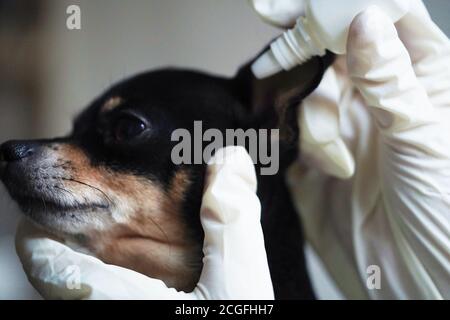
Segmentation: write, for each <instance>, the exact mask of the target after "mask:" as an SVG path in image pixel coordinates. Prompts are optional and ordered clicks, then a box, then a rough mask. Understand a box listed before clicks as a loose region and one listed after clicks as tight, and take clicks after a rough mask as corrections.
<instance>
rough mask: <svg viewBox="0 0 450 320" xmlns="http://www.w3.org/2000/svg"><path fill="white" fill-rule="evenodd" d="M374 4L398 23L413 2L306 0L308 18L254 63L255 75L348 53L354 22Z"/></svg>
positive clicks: (268, 74)
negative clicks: (316, 57) (326, 55)
mask: <svg viewBox="0 0 450 320" xmlns="http://www.w3.org/2000/svg"><path fill="white" fill-rule="evenodd" d="M372 5H376V6H377V7H379V8H380V9H381V10H383V11H384V12H385V13H386V14H387V15H388V16H389V17H390V18H391V19H392V21H393V22H397V21H398V20H400V19H401V18H402V17H403V16H404V15H405V14H406V13H407V12H408V11H409V8H410V0H339V1H335V0H331V1H330V0H306V11H305V16H303V17H300V18H299V19H298V20H297V24H296V26H295V27H294V28H293V29H291V30H288V31H286V32H285V33H284V34H283V35H282V36H280V37H279V38H278V39H277V40H275V41H274V42H273V43H272V44H271V48H270V50H268V51H267V52H266V53H264V54H263V55H262V56H261V57H260V58H259V59H258V60H257V61H256V62H255V63H254V64H253V66H252V70H253V73H254V74H255V76H256V77H257V78H265V77H268V76H271V75H273V74H276V73H278V72H280V71H282V70H286V71H287V70H291V69H292V68H294V67H295V66H297V65H300V64H303V63H304V62H306V61H308V60H309V59H310V58H312V57H313V56H322V55H324V54H325V52H326V50H330V51H332V52H334V53H336V54H345V52H346V47H347V37H348V31H349V28H350V24H351V22H352V21H353V19H354V18H355V17H356V16H357V15H358V14H359V13H361V12H363V11H364V10H365V9H367V8H369V7H370V6H372Z"/></svg>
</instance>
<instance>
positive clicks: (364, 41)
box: [348, 5, 397, 53]
mask: <svg viewBox="0 0 450 320" xmlns="http://www.w3.org/2000/svg"><path fill="white" fill-rule="evenodd" d="M396 34H397V31H396V29H395V26H394V24H393V22H392V21H391V19H390V18H389V17H388V16H387V15H386V14H385V13H384V12H383V11H382V10H381V9H380V8H379V7H378V6H376V5H372V6H370V7H368V8H367V9H366V10H364V11H363V12H361V13H360V14H358V15H357V16H356V17H355V19H354V20H353V22H352V23H351V25H350V30H349V41H348V51H349V53H350V52H351V51H352V50H355V49H363V48H365V47H366V46H367V45H370V44H373V43H379V42H380V41H381V42H382V41H384V39H385V38H392V37H393V36H395V35H396Z"/></svg>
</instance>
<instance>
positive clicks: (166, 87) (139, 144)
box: [0, 65, 321, 291]
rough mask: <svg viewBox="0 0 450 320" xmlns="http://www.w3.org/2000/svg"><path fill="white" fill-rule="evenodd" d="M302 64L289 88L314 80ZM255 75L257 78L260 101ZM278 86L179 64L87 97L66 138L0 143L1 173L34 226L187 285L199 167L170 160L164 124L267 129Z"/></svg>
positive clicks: (192, 264)
mask: <svg viewBox="0 0 450 320" xmlns="http://www.w3.org/2000/svg"><path fill="white" fill-rule="evenodd" d="M310 68H317V66H314V65H312V67H310ZM302 70H306V72H304V74H308V75H309V77H308V78H309V79H310V80H309V82H305V81H303V84H304V86H301V85H299V84H300V83H297V84H292V85H291V87H290V89H292V88H293V87H294V88H297V89H296V90H294V91H295V94H291V96H295V97H299V94H300V93H301V94H305V91H306V90H305V87H308V86H311V87H313V86H314V85H315V84H316V83H315V82H314V81H316V80H315V79H316V77H317V76H314V77H311V76H310V75H311V74H312V72H315V73H314V75H315V74H316V73H317V70H316V69H313V70H314V71H311V70H310V71H308V69H305V67H303V69H302ZM297 72H298V71H297ZM320 76H321V75H320ZM289 78H290V77H289ZM270 81H275V82H276V83H281V82H283V81H281V79H277V78H275V79H272V80H270ZM297 81H299V80H298V76H297ZM300 82H301V81H300ZM255 83H258V86H259V87H263V88H264V86H265V88H264V89H263V90H261V91H260V92H262V93H263V94H264V98H263V99H261V98H260V97H259V98H258V94H257V90H256V89H255V85H254V84H255ZM313 84H314V85H313ZM271 88H280V85H279V84H278V85H276V86H273V87H271ZM291 91H292V90H291ZM280 92H282V93H286V92H290V90H282V91H276V90H269V89H268V85H267V83H266V82H257V81H256V80H255V79H253V78H252V77H251V75H250V72H249V67H248V66H247V67H245V68H243V69H242V70H241V72H240V73H239V74H238V76H237V77H235V78H233V79H231V80H230V79H224V78H220V77H214V76H209V75H205V74H200V73H197V72H190V71H182V70H160V71H155V72H150V73H145V74H142V75H138V76H136V77H133V78H131V79H128V80H126V81H124V82H122V83H119V84H118V85H116V86H114V87H113V88H111V89H110V90H108V91H107V92H106V93H104V94H103V95H102V96H100V97H99V98H98V99H96V100H95V101H94V102H93V103H92V104H91V105H90V106H89V107H88V108H87V109H86V110H85V111H84V112H83V113H81V115H80V116H79V117H77V119H76V120H75V122H74V128H73V131H72V132H71V134H69V135H68V136H66V137H62V138H57V139H49V140H35V141H10V142H6V143H4V144H3V145H2V146H1V148H0V175H1V179H2V181H3V183H4V184H5V185H6V187H7V189H8V191H9V193H10V195H11V197H12V198H13V199H14V200H15V201H17V203H18V204H19V206H20V207H21V209H22V210H23V212H24V213H25V215H26V216H28V217H29V218H30V219H31V220H32V221H34V222H35V223H36V224H38V225H39V226H41V227H43V228H45V229H47V230H48V231H50V232H52V233H54V234H55V235H56V236H58V237H60V238H61V239H63V240H70V241H75V242H77V243H78V244H80V245H82V246H83V247H85V248H87V249H88V250H90V251H91V252H92V253H93V254H94V255H96V256H97V257H99V258H100V259H102V260H103V261H105V262H107V263H112V264H116V265H120V266H124V267H127V268H130V269H133V270H136V271H138V272H141V273H144V274H146V275H149V276H151V277H154V278H158V279H161V280H163V281H164V282H165V283H166V284H167V285H168V286H171V287H175V288H177V289H179V290H186V291H189V290H191V289H192V288H194V286H195V284H196V283H197V281H198V278H199V275H200V271H201V267H202V263H201V260H202V243H203V232H202V228H201V224H200V220H199V208H200V205H201V197H202V192H203V179H204V173H205V169H206V166H205V164H201V165H195V164H183V165H175V164H174V163H173V161H172V159H171V152H172V149H173V147H174V145H175V142H173V141H172V139H171V135H172V132H174V130H176V129H180V128H182V129H185V130H187V131H189V132H191V133H192V134H194V133H193V131H194V121H197V120H199V121H202V124H203V129H204V130H207V129H209V128H215V129H219V130H220V131H222V132H223V131H224V130H225V129H228V128H248V127H253V126H259V127H261V126H263V127H264V126H266V127H270V126H272V125H273V123H276V122H277V120H276V119H278V118H279V117H278V115H277V114H276V112H274V111H273V110H275V109H273V108H268V107H266V106H265V105H268V106H269V105H273V104H275V100H277V99H279V97H280V94H279V93H280ZM268 94H269V95H270V96H268ZM258 99H259V101H260V102H257V101H258ZM285 100H286V99H285ZM288 100H289V99H288ZM282 104H283V105H284V104H286V103H282ZM255 105H257V106H258V108H256V107H255ZM264 119H266V120H264ZM267 119H268V120H267ZM294 122H295V120H294Z"/></svg>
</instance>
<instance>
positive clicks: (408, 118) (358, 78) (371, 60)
mask: <svg viewBox="0 0 450 320" xmlns="http://www.w3.org/2000/svg"><path fill="white" fill-rule="evenodd" d="M347 51H348V54H347V63H348V70H349V73H350V76H351V78H352V81H353V83H354V84H355V85H356V87H357V88H358V89H359V91H360V92H361V94H362V96H363V97H364V100H365V101H366V103H367V105H368V106H369V107H372V109H371V112H372V114H373V116H374V117H375V120H376V123H377V125H378V128H379V129H380V130H381V132H382V133H384V134H385V135H388V136H390V137H392V135H393V134H396V133H399V132H400V131H402V132H405V131H408V130H409V129H413V128H417V127H419V126H422V125H425V124H428V123H432V122H434V120H435V112H434V110H433V107H432V105H431V103H430V101H429V99H428V96H427V93H426V91H425V89H424V88H423V87H422V85H421V84H420V82H419V81H418V79H417V77H416V74H415V73H414V69H413V67H412V63H411V59H410V56H409V54H408V51H407V50H406V48H405V46H404V45H403V43H402V42H401V40H400V39H399V37H398V34H397V30H396V28H395V26H394V24H393V23H392V21H391V20H390V19H389V18H388V16H387V15H385V14H384V13H383V12H382V11H381V10H380V9H379V8H378V7H376V6H372V7H370V8H369V9H367V10H366V11H364V12H363V13H361V14H359V15H358V16H357V17H356V18H355V19H354V21H353V22H352V25H351V26H350V32H349V38H348V48H347Z"/></svg>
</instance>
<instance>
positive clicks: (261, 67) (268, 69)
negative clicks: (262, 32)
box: [252, 50, 283, 79]
mask: <svg viewBox="0 0 450 320" xmlns="http://www.w3.org/2000/svg"><path fill="white" fill-rule="evenodd" d="M282 70H283V68H282V66H281V65H280V64H279V62H278V60H277V59H276V58H275V56H274V55H273V53H272V51H271V50H269V51H267V52H265V53H264V54H263V55H262V56H260V57H259V58H258V59H257V60H256V61H255V62H254V63H253V65H252V72H253V74H254V75H255V77H256V78H258V79H264V78H267V77H270V76H271V75H274V74H276V73H279V72H280V71H282Z"/></svg>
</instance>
